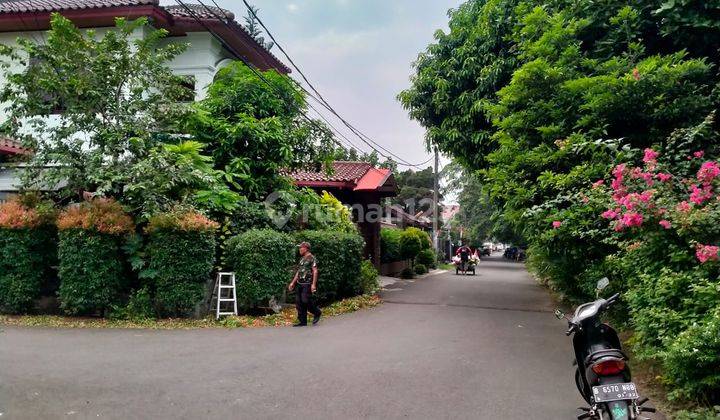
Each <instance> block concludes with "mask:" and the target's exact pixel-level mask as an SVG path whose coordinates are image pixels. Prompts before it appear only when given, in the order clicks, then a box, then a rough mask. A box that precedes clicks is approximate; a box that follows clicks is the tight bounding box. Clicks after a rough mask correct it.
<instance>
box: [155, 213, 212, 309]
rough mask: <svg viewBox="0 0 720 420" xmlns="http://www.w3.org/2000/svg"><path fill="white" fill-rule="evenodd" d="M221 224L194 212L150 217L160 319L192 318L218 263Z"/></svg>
mask: <svg viewBox="0 0 720 420" xmlns="http://www.w3.org/2000/svg"><path fill="white" fill-rule="evenodd" d="M217 228H218V224H217V223H215V222H213V221H212V220H210V219H208V218H207V217H205V216H203V215H202V214H200V213H197V212H195V211H177V212H170V213H163V214H159V215H156V216H153V217H151V218H150V220H149V222H148V226H147V228H146V229H145V231H146V233H147V234H148V246H147V253H148V256H149V258H150V264H149V267H148V275H149V277H150V278H151V279H152V283H153V288H154V294H155V305H156V307H157V309H158V314H160V315H161V316H188V315H192V313H193V311H194V309H195V308H196V307H197V305H198V304H199V303H200V302H202V300H203V297H204V295H205V285H206V284H207V283H208V280H209V279H210V274H211V273H212V269H213V266H214V264H215V230H216V229H217Z"/></svg>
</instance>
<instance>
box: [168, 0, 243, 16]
mask: <svg viewBox="0 0 720 420" xmlns="http://www.w3.org/2000/svg"><path fill="white" fill-rule="evenodd" d="M183 3H185V2H183ZM185 6H187V8H188V9H190V11H191V12H188V10H187V9H186V8H185V7H183V6H182V5H180V4H173V5H171V6H164V7H163V9H165V10H167V11H168V13H170V14H171V15H173V16H176V17H186V18H192V19H194V18H195V16H196V17H197V18H198V19H217V17H218V16H221V17H224V18H225V19H227V20H234V19H235V15H234V14H233V13H232V12H231V11H229V10H225V9H221V8H218V7H215V6H209V5H207V4H206V5H205V6H207V9H206V8H205V6H203V5H202V4H190V3H185ZM208 9H210V11H208Z"/></svg>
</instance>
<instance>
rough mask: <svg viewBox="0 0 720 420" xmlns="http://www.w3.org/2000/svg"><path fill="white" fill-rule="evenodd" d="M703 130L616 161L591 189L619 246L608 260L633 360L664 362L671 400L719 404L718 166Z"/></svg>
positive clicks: (681, 133)
mask: <svg viewBox="0 0 720 420" xmlns="http://www.w3.org/2000/svg"><path fill="white" fill-rule="evenodd" d="M707 127H708V124H703V125H701V126H699V127H696V128H693V129H692V130H680V131H678V132H677V133H676V134H675V135H673V136H672V137H671V138H670V139H669V140H668V141H667V142H665V144H664V145H663V147H656V148H646V149H644V151H643V152H642V163H641V164H638V165H633V164H630V163H628V164H625V163H621V164H618V165H617V166H615V167H614V168H613V170H612V173H611V174H610V176H609V179H608V180H599V181H597V182H596V183H595V184H594V185H593V188H594V191H596V193H597V195H598V197H601V198H602V197H604V199H605V203H606V204H607V207H606V208H605V209H604V211H603V212H602V213H601V214H600V217H601V218H603V219H605V220H607V222H608V227H609V229H611V230H612V232H613V233H612V234H613V235H614V238H615V239H616V240H617V244H618V246H619V251H618V252H617V253H615V254H614V255H612V256H610V257H608V258H606V260H605V263H606V264H607V265H610V266H613V267H614V269H615V270H617V271H618V274H621V275H622V276H623V277H624V278H623V279H622V281H624V282H625V286H624V287H626V288H627V290H628V292H627V294H626V301H627V305H628V307H629V311H630V315H631V318H632V323H631V325H632V327H633V329H634V330H635V331H636V335H635V337H634V342H635V344H636V349H637V350H638V353H639V355H640V356H641V357H645V358H652V359H655V360H658V361H659V362H661V363H662V365H663V367H664V375H663V379H664V381H665V382H666V384H667V385H669V389H671V390H672V392H671V396H672V397H682V398H695V399H700V400H703V401H708V400H709V401H713V402H717V401H718V400H720V318H719V316H720V280H719V277H718V274H719V273H720V248H719V246H720V163H718V160H717V156H718V154H717V153H716V152H715V151H714V150H713V151H712V152H710V153H708V151H707V150H705V149H700V148H698V147H697V144H698V143H699V142H698V141H694V140H696V139H697V137H698V135H699V134H702V133H698V131H697V130H704V129H707ZM709 140H712V139H709ZM715 143H716V142H712V141H708V142H707V144H709V145H712V144H715ZM610 271H612V270H610Z"/></svg>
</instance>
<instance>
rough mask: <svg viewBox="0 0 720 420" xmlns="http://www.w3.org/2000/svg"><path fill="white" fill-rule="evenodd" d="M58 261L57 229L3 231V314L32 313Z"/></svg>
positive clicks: (0, 263)
mask: <svg viewBox="0 0 720 420" xmlns="http://www.w3.org/2000/svg"><path fill="white" fill-rule="evenodd" d="M56 260H57V231H56V230H55V229H54V227H49V226H48V227H37V228H24V229H0V311H2V312H4V313H24V312H27V311H29V310H31V309H32V307H33V304H34V301H35V299H37V298H38V297H39V296H40V292H41V290H42V289H43V288H44V286H45V285H46V284H47V283H48V279H50V278H51V277H52V276H53V273H52V270H51V267H52V266H53V265H54V264H55V263H56Z"/></svg>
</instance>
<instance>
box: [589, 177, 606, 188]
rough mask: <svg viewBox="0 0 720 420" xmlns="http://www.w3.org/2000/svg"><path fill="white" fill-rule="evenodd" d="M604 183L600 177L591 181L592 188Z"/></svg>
mask: <svg viewBox="0 0 720 420" xmlns="http://www.w3.org/2000/svg"><path fill="white" fill-rule="evenodd" d="M604 184H605V181H604V180H602V179H600V180H597V181H595V182H593V184H592V187H593V189H595V188H600V186H602V185H604Z"/></svg>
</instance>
